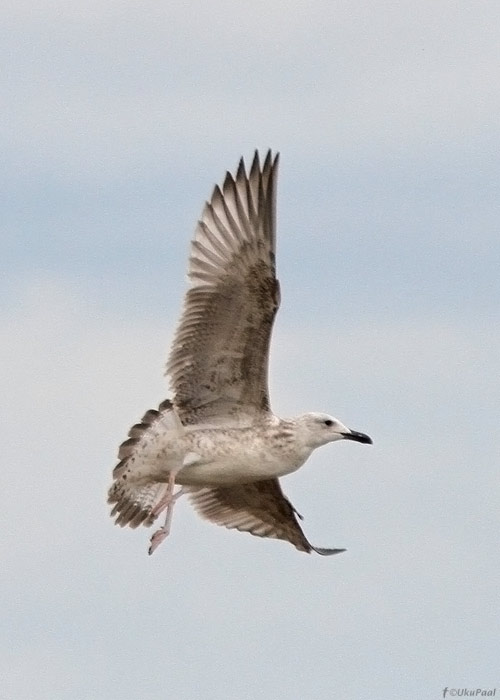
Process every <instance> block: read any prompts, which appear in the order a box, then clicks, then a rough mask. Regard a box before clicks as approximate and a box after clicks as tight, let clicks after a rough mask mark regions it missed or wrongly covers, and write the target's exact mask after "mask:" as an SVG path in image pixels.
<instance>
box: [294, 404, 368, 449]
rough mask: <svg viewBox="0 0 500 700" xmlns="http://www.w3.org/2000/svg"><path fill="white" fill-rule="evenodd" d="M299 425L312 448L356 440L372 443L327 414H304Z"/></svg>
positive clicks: (363, 435) (298, 419)
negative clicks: (340, 441)
mask: <svg viewBox="0 0 500 700" xmlns="http://www.w3.org/2000/svg"><path fill="white" fill-rule="evenodd" d="M296 420H297V424H298V425H299V426H301V428H302V429H303V432H304V438H305V440H306V442H307V444H308V445H310V446H311V447H313V448H315V447H320V445H326V444H327V443H328V442H335V440H356V441H357V442H364V443H367V444H370V445H371V443H372V439H371V438H370V437H368V435H365V434H364V433H358V431H357V430H351V429H350V428H348V427H347V426H345V425H344V424H343V423H341V422H340V421H339V420H337V418H334V417H333V416H329V415H328V414H327V413H304V415H302V416H299V417H298V418H297V419H296Z"/></svg>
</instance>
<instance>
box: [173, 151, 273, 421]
mask: <svg viewBox="0 0 500 700" xmlns="http://www.w3.org/2000/svg"><path fill="white" fill-rule="evenodd" d="M277 169H278V155H276V156H275V157H274V159H273V157H272V154H271V151H269V152H268V153H267V155H266V159H265V161H264V164H263V165H262V167H261V166H260V161H259V155H258V153H257V152H255V157H254V159H253V162H252V166H251V168H250V171H249V173H248V175H247V173H246V171H245V164H244V162H243V159H242V160H241V161H240V164H239V167H238V170H237V173H236V176H235V177H233V176H232V175H231V174H230V173H227V175H226V178H225V180H224V184H223V186H222V189H221V188H219V187H218V186H217V187H215V189H214V191H213V194H212V198H211V200H210V202H207V203H206V205H205V208H204V210H203V213H202V218H201V220H200V221H199V222H198V225H197V228H196V232H195V236H194V239H193V241H192V244H191V253H190V258H189V269H188V275H189V280H190V289H189V290H188V292H187V294H186V297H185V302H184V311H183V314H182V318H181V321H180V325H179V327H178V330H177V333H176V336H175V339H174V344H173V347H172V351H171V354H170V357H169V360H168V363H167V374H169V375H170V379H171V387H172V389H173V391H174V394H175V405H176V407H177V409H178V411H179V414H180V417H181V419H182V422H183V423H184V424H194V423H211V424H218V423H224V424H225V425H229V424H238V425H243V424H247V423H250V422H252V421H253V420H255V419H256V418H258V416H259V415H262V413H263V412H267V411H269V410H270V405H269V394H268V385H267V372H268V357H269V343H270V338H271V329H272V325H273V321H274V317H275V314H276V311H277V309H278V306H279V284H278V281H277V279H276V276H275V225H276V224H275V219H276V214H275V200H276V177H277Z"/></svg>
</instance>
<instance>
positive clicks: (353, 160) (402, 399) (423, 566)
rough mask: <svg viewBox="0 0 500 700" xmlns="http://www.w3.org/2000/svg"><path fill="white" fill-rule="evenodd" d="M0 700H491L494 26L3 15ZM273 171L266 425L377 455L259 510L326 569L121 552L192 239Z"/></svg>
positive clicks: (484, 19) (223, 535)
mask: <svg viewBox="0 0 500 700" xmlns="http://www.w3.org/2000/svg"><path fill="white" fill-rule="evenodd" d="M1 12H2V22H1V26H2V29H1V30H0V34H1V42H0V54H1V55H0V58H1V64H2V66H3V71H2V78H1V80H2V109H1V116H0V120H1V130H0V138H1V139H2V149H1V150H2V169H1V171H0V177H1V179H2V188H1V189H2V193H3V206H2V211H3V216H2V222H1V227H2V244H3V245H2V260H3V262H4V264H5V272H4V274H3V275H2V293H1V297H0V315H1V318H0V320H1V327H2V336H3V337H2V344H1V347H2V350H1V352H2V362H1V370H0V371H1V377H2V396H3V401H2V406H3V408H2V432H3V436H4V468H3V473H4V477H5V479H4V482H3V488H2V494H1V508H2V512H3V515H4V519H5V523H6V526H4V528H3V537H2V538H1V542H2V551H3V557H2V559H3V562H4V563H3V566H2V574H1V578H0V597H1V600H2V616H3V620H2V629H3V630H4V638H3V641H2V642H1V647H0V678H2V683H1V686H2V688H1V692H0V696H1V697H2V698H3V697H5V698H8V699H9V700H10V699H11V698H20V699H21V698H22V699H26V700H28V699H29V700H66V698H67V699H68V700H87V699H88V700H136V698H140V699H141V700H156V698H167V697H172V698H176V700H191V699H192V698H202V699H203V700H221V698H236V699H238V700H255V699H256V698H259V700H260V699H261V698H262V699H265V700H267V699H270V700H271V699H272V700H304V698H311V699H312V700H331V699H332V698H342V700H363V699H364V698H367V699H369V700H406V699H408V700H413V699H415V700H423V699H424V698H425V699H426V700H427V698H428V699H429V700H433V699H434V698H436V699H437V698H440V697H442V693H443V688H444V687H446V686H447V687H449V688H477V687H484V688H493V687H495V686H498V691H497V694H498V693H499V692H500V678H499V676H498V658H499V654H500V643H499V638H500V635H499V633H500V625H499V616H498V572H499V565H500V556H499V543H498V533H499V531H500V515H499V507H498V504H499V502H500V499H499V497H500V493H499V491H500V488H499V476H498V474H499V458H500V454H499V447H498V420H499V411H498V404H499V396H500V363H499V357H500V324H499V320H500V319H499V317H500V313H499V308H498V307H499V296H500V281H499V264H500V243H499V234H500V231H499V228H500V227H499V223H498V222H499V213H500V212H499V205H498V201H499V195H498V192H499V184H500V183H499V165H500V162H499V161H500V158H499V151H498V143H499V138H500V116H499V115H500V63H499V58H498V36H499V30H500V5H499V4H498V3H497V2H482V1H481V0H479V1H478V2H475V3H470V2H460V1H459V2H456V1H455V2H451V1H450V2H448V1H444V2H437V3H436V2H428V1H424V2H420V3H414V2H411V3H410V2H400V3H389V2H378V3H372V2H367V1H366V0H365V1H362V2H335V1H332V0H329V1H326V0H325V1H324V2H323V1H320V0H318V1H317V2H315V1H313V2H305V1H298V0H291V1H290V0H288V1H287V2H285V1H284V0H283V1H282V0H277V1H276V2H273V3H269V2H263V1H261V0H258V1H256V2H253V3H247V2H246V3H243V2H237V1H236V2H234V0H232V1H231V2H230V1H229V0H224V1H223V0H214V1H213V2H198V1H197V0H195V1H194V2H191V3H189V4H187V3H175V2H172V3H166V2H165V3H158V2H157V1H155V2H152V1H149V0H145V1H144V2H141V3H139V4H138V3H137V2H127V1H122V2H118V1H117V2H111V1H108V0H101V1H100V2H88V3H85V5H84V6H82V4H81V3H75V4H68V3H63V2H60V1H57V0H54V2H48V1H47V2H41V3H36V2H30V1H26V2H16V3H13V2H10V3H7V6H4V8H3V9H2V11H1ZM257 147H258V148H260V149H262V150H265V149H267V148H268V147H272V148H273V149H274V150H279V151H280V152H281V163H280V175H279V185H278V275H279V277H280V280H281V284H282V296H283V301H282V308H281V310H280V312H279V316H278V320H277V324H276V327H275V332H274V337H273V346H272V358H271V381H270V384H271V392H272V394H271V398H272V403H273V408H274V410H275V411H276V413H278V414H279V415H281V416H290V415H294V414H296V413H302V412H304V411H308V410H320V411H325V412H328V413H331V414H333V415H335V416H337V417H338V418H340V419H341V420H342V421H343V422H344V423H346V424H347V425H349V426H351V427H353V428H355V429H357V430H361V431H363V432H366V433H368V434H369V435H371V436H372V437H373V440H374V445H373V446H364V445H358V444H355V443H345V444H344V443H342V444H334V445H329V446H325V447H324V448H322V449H321V450H319V451H317V452H316V453H315V454H314V455H313V457H312V458H311V460H310V461H309V462H308V463H307V464H306V465H305V466H304V467H303V468H302V469H301V470H300V471H299V472H298V473H296V474H294V475H291V476H289V477H287V478H285V479H284V480H283V487H284V490H285V492H286V493H287V495H288V496H289V497H290V499H291V500H292V502H293V503H294V505H295V506H296V507H297V509H298V510H299V511H300V512H301V513H302V514H303V515H304V516H305V521H304V523H303V526H304V529H305V532H306V535H307V536H308V537H309V538H310V540H311V541H312V542H313V543H314V544H316V545H318V546H335V547H347V549H348V551H347V552H346V553H344V554H342V555H339V556H336V557H332V558H322V557H318V556H314V555H310V556H307V555H305V554H303V553H300V552H298V551H296V550H295V549H294V548H293V547H292V546H290V545H288V544H286V543H284V542H278V541H272V540H261V539H259V538H255V537H251V536H250V535H247V534H242V533H238V532H234V531H232V532H229V531H226V530H224V529H222V528H218V527H216V526H214V525H212V524H209V523H205V522H203V521H201V520H200V519H199V518H198V517H197V516H196V515H195V514H194V513H193V512H192V510H191V509H190V507H189V505H188V504H187V503H182V500H181V501H180V502H179V504H178V507H177V510H176V513H175V517H174V523H173V530H172V534H171V537H170V538H169V539H168V540H167V541H166V542H165V543H164V544H163V545H162V546H161V547H160V548H159V550H158V551H157V552H156V553H155V555H154V556H153V557H148V556H147V546H148V540H149V536H150V534H151V533H150V531H149V530H146V529H141V530H137V531H129V530H121V529H119V528H116V527H114V526H113V524H112V520H111V519H110V518H109V516H108V508H107V506H106V503H105V499H106V490H107V487H108V485H109V483H110V477H111V470H112V468H113V466H114V464H115V463H116V452H117V447H118V445H119V443H120V442H121V441H122V440H123V439H125V437H126V433H127V431H128V429H129V427H130V426H131V425H132V424H133V423H135V422H136V421H137V420H138V419H139V418H140V417H141V415H142V414H143V413H144V412H145V410H146V409H148V408H151V407H155V406H156V405H157V404H158V403H159V402H160V401H161V400H162V399H164V398H165V397H166V396H167V395H168V391H167V384H166V380H165V378H164V377H163V366H164V362H165V359H166V356H167V351H168V346H169V343H170V340H171V338H172V335H173V332H174V329H175V325H176V322H177V318H178V314H179V311H180V307H181V302H182V296H183V294H184V291H185V270H186V260H187V251H188V243H189V239H190V237H191V235H192V232H193V230H194V226H195V223H196V219H197V218H198V216H199V215H200V213H201V208H202V205H203V201H204V200H205V199H206V198H207V197H208V196H209V195H210V192H211V190H212V187H213V185H214V184H215V183H216V182H220V181H221V180H222V178H223V176H224V173H225V171H226V169H230V170H234V168H235V166H236V165H237V162H238V159H239V158H240V156H242V155H243V156H245V158H247V159H248V160H249V159H251V156H252V154H253V150H254V149H255V148H257Z"/></svg>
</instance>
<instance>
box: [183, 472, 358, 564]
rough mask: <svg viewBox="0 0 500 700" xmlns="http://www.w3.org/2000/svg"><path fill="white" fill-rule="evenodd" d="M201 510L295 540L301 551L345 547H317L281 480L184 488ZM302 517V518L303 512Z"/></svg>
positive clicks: (230, 523)
mask: <svg viewBox="0 0 500 700" xmlns="http://www.w3.org/2000/svg"><path fill="white" fill-rule="evenodd" d="M184 488H185V489H186V490H188V491H189V498H190V500H191V502H192V503H193V505H194V507H195V509H196V510H197V512H198V513H199V514H200V515H201V516H202V517H203V518H206V519H207V520H211V521H212V522H214V523H216V524H217V525H223V526H224V527H227V528H230V529H231V528H236V529H237V530H242V531H245V532H250V533H251V534H252V535H257V536H258V537H272V538H275V539H278V540H286V541H287V542H291V544H293V545H294V546H295V547H296V548H297V549H298V550H300V551H301V552H311V551H314V552H317V553H318V554H323V555H326V554H338V553H339V552H344V551H345V550H343V549H323V548H319V547H313V545H312V544H311V543H310V542H309V541H308V540H307V539H306V536H305V535H304V533H303V532H302V528H301V527H300V525H299V523H298V521H297V518H296V515H299V514H298V513H297V511H296V510H295V508H294V507H293V506H292V504H291V503H290V501H289V500H288V499H287V498H285V496H284V494H283V491H282V490H281V487H280V484H279V481H278V479H268V480H266V481H254V482H252V483H249V484H237V485H233V486H218V487H213V488H211V487H203V488H195V487H184ZM299 517H301V516H300V515H299Z"/></svg>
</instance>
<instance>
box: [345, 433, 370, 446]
mask: <svg viewBox="0 0 500 700" xmlns="http://www.w3.org/2000/svg"><path fill="white" fill-rule="evenodd" d="M341 435H342V437H343V438H345V439H346V440H355V441H356V442H363V443H364V444H365V445H373V440H372V439H371V437H370V436H369V435H365V433H358V431H357V430H350V431H349V432H348V433H341Z"/></svg>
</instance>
